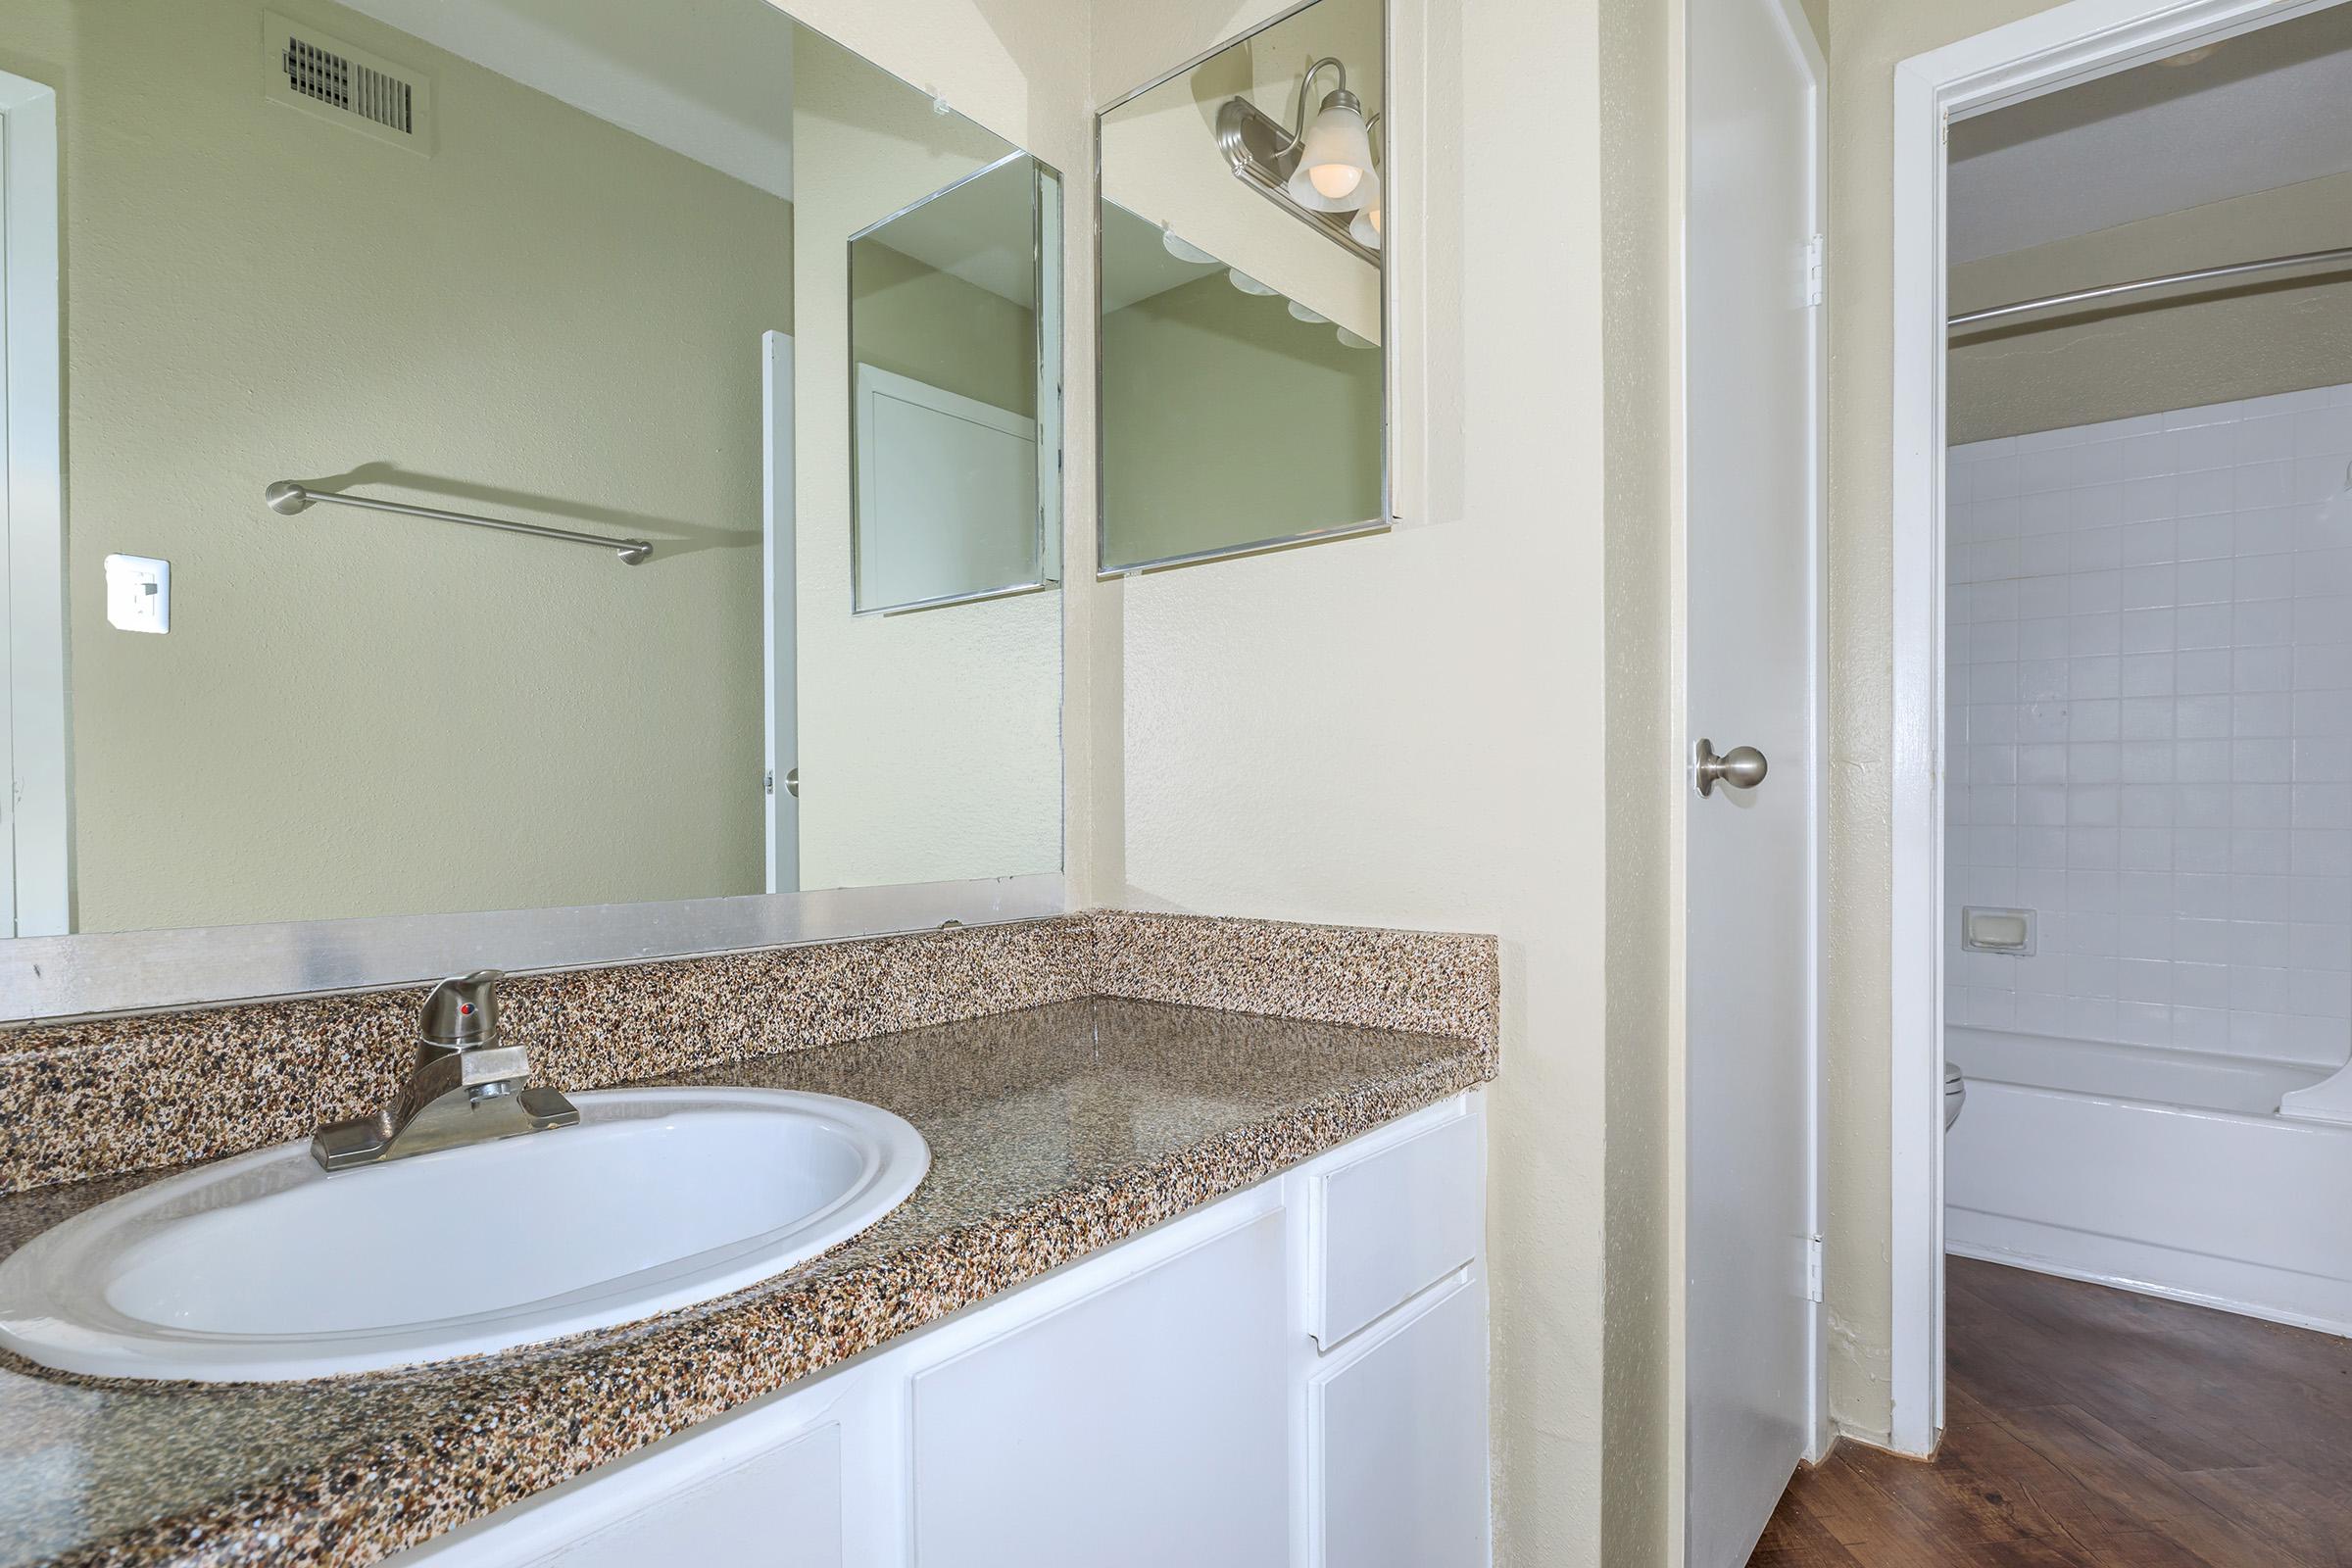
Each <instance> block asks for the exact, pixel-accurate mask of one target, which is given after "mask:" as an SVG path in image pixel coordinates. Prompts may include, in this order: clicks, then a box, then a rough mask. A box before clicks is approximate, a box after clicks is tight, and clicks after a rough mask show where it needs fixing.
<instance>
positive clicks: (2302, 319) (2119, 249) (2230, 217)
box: [1951, 174, 2352, 442]
mask: <svg viewBox="0 0 2352 1568" xmlns="http://www.w3.org/2000/svg"><path fill="white" fill-rule="evenodd" d="M2347 234H2352V174H2338V175H2335V176H2334V177H2332V178H2328V179H2312V180H2305V181H2303V182H2302V183H2301V184H2297V185H2285V186H2281V187H2279V188H2278V189H2277V190H2266V191H2259V192H2256V193H2255V194H2253V195H2250V196H2238V197H2233V198H2231V199H2230V200H2229V201H2221V202H2211V203H2208V204H2207V205H2205V206H2203V207H2192V208H2188V209H2186V210H2185V211H2182V212H2178V213H2167V214H2165V215H2163V216H2162V217H2160V218H2150V219H2146V220H2143V221H2140V222H2136V223H2124V224H2120V225H2118V226H2117V227H2114V228H2104V229H2100V230H2098V231H2097V232H2095V233H2090V234H2083V235H2080V236H2078V237H2076V238H2073V239H2064V240H2059V241H2056V242H2055V243H2052V244H2048V245H2036V246H2034V247H2032V248H2031V249H2028V250H2022V251H2012V252H2011V253H2009V254H2008V255H2006V256H1989V257H1986V258H1985V259H1984V260H1982V261H1976V262H1969V263H1966V264H1964V265H1962V266H1959V267H1955V268H1953V269H1952V284H1951V298H1952V309H1953V310H1955V311H1968V310H1980V309H1983V308H1985V307H1987V306H1993V305H2005V304H2007V303H2009V302H2010V301H2012V300H2030V299H2036V298H2039V297H2040V296H2042V295H2045V294H2056V293H2059V292H2062V291H2063V290H2066V289H2072V288H2083V287H2088V286H2090V285H2093V284H2098V283H2120V282H2124V281H2126V280H2128V279H2131V278H2135V277H2154V276H2156V275H2158V274H2160V273H2164V272H2175V271H2181V270H2187V269H2189V268H2194V267H2209V266H2213V265H2215V264H2217V263H2221V262H2230V261H2252V260H2255V259H2256V258H2259V257H2264V256H2286V255H2292V254H2294V253H2295V252H2298V251H2314V250H2323V249H2327V248H2328V247H2331V246H2336V245H2341V244H2342V243H2344V237H2345V236H2346V235H2347ZM2312 279H2318V281H2313V280H2312ZM2347 379H2352V275H2348V274H2347V273H2346V272H2344V271H2342V270H2338V271H2335V272H2333V273H2311V274H2307V275H2306V276H2305V277H2304V278H2295V277H2292V276H2289V277H2287V278H2284V279H2279V278H2272V279H2268V280H2263V281H2261V282H2259V283H2258V284H2257V285H2255V286H2253V287H2242V286H2241V287H2239V288H2236V289H2232V290H2229V291H2227V292H2226V293H2223V294H2217V295H2208V296H2197V295H2193V294H2192V295H2174V296H2172V297H2171V298H2170V299H2169V300H2167V301H2164V302H2160V303H2157V304H2152V305H2151V304H2146V303H2143V304H2140V305H2135V306H2130V307H2127V308H2123V309H2118V310H2112V311H2094V312H2088V313H2080V314H2073V315H2067V316H2064V317H2053V318H2051V319H2050V320H2049V321H2048V322H2047V323H2045V324H2043V325H2040V326H2039V327H2034V328H2027V329H2012V330H2007V331H2002V332H1996V333H1989V334H1983V335H1979V336H1974V337H1969V336H1963V337H1961V338H1958V339H1955V340H1954V342H1953V345H1952V358H1951V437H1952V439H1953V440H1954V441H1960V442H1969V441H1987V440H1992V439H1994V438H1996V437H1999V436H2006V435H2018V434H2021V433H2024V432H2027V431H2034V430H2051V429H2058V428H2061V427H2064V426H2070V425H2078V424H2091V423H2097V422H2101V421H2104V420H2110V419H2125V418H2131V417H2134V416H2138V415H2143V414H2154V413H2158V412H2161V411H2163V410H2167V409H2186V408H2195V407H2198V406H2200V405H2203V404H2210V403H2228V402H2233V401H2236V400H2238V399H2241V398H2258V397H2267V396H2270V395H2271V394H2273V393H2278V392H2300V391H2304V390H2307V389H2309V388H2312V387H2320V386H2333V385H2336V384H2338V383H2340V382H2342V381H2345V380H2347Z"/></svg>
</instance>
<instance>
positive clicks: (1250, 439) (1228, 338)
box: [1103, 272, 1381, 565]
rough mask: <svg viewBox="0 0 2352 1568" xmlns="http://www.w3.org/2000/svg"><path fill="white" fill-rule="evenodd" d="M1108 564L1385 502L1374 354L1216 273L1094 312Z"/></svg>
mask: <svg viewBox="0 0 2352 1568" xmlns="http://www.w3.org/2000/svg"><path fill="white" fill-rule="evenodd" d="M1380 484H1381V441H1380V355H1379V353H1378V352H1377V351H1376V350H1373V349H1351V348H1348V347H1346V346H1345V345H1343V344H1342V343H1341V342H1340V340H1339V334H1338V333H1337V332H1336V331H1334V330H1333V329H1332V328H1331V327H1330V326H1328V325H1308V324H1306V323H1304V322H1301V321H1299V320H1296V319H1293V318H1292V317H1291V315H1290V314H1289V312H1288V311H1287V309H1286V308H1285V306H1284V302H1283V301H1282V300H1281V299H1279V298H1275V297H1272V296H1260V295H1251V294H1244V293H1243V292H1242V291H1241V290H1239V289H1237V288H1235V287H1234V286H1233V285H1232V284H1231V283H1229V282H1227V281H1226V278H1225V274H1224V273H1222V272H1211V273H1209V274H1208V275H1207V276H1206V277H1203V278H1201V279H1200V280H1199V281H1197V282H1192V283H1187V284H1185V285H1183V286H1182V287H1180V288H1173V289H1170V290H1168V291H1167V292H1166V293H1164V294H1155V295H1152V297H1151V298H1149V299H1145V300H1140V301H1138V302H1137V303H1135V304H1133V305H1130V306H1128V307H1126V308H1125V309H1124V310H1119V311H1114V312H1112V313H1111V314H1110V315H1109V316H1108V317H1105V318H1104V319H1103V485H1104V492H1103V516H1104V517H1105V518H1106V519H1107V534H1108V540H1109V549H1108V551H1107V552H1106V555H1105V559H1106V561H1107V562H1108V563H1109V564H1112V565H1118V564H1123V563H1128V562H1137V561H1152V560H1155V559H1159V558H1162V557H1167V556H1177V555H1187V554H1191V553H1193V552H1196V551H1200V550H1206V549H1211V548H1215V547H1218V546H1221V545H1228V544H1242V543H1247V542H1250V541H1252V540H1259V539H1267V538H1274V537H1278V536H1284V535H1290V534H1296V533H1302V532H1307V531H1310V530H1314V529H1321V528H1337V527H1345V526H1347V525H1348V524H1349V523H1359V522H1370V521H1373V520H1374V519H1376V518H1378V517H1379V515H1380Z"/></svg>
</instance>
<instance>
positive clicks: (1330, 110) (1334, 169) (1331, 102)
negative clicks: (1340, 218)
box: [1283, 55, 1380, 213]
mask: <svg viewBox="0 0 2352 1568" xmlns="http://www.w3.org/2000/svg"><path fill="white" fill-rule="evenodd" d="M1327 68H1328V69H1329V70H1331V71H1334V72H1337V73H1339V77H1340V84H1339V86H1338V87H1337V88H1336V89H1334V90H1333V92H1332V93H1331V94H1330V96H1328V97H1326V98H1325V99H1324V100H1323V107H1322V108H1321V109H1320V110H1318V111H1317V112H1316V114H1315V118H1314V120H1313V121H1312V122H1311V123H1307V124H1306V125H1305V127H1304V129H1303V130H1298V131H1293V132H1292V139H1293V140H1294V141H1295V142H1296V143H1297V144H1298V149H1299V159H1298V162H1297V163H1296V164H1295V165H1294V166H1293V168H1292V170H1291V177H1290V178H1289V179H1287V180H1285V181H1284V182H1283V189H1284V190H1286V191H1287V192H1289V194H1290V198H1291V200H1293V201H1295V202H1297V203H1298V204H1299V206H1301V207H1303V208H1305V209H1306V210H1307V211H1309V212H1314V213H1352V212H1354V211H1356V210H1357V209H1358V208H1360V207H1362V206H1363V205H1364V203H1365V200H1366V198H1367V197H1371V198H1377V197H1378V196H1379V194H1380V175H1379V174H1377V173H1375V172H1373V169H1372V133H1371V131H1370V130H1368V129H1366V128H1365V125H1364V105H1363V101H1362V100H1361V99H1359V98H1357V97H1356V95H1355V94H1353V93H1351V92H1349V91H1348V68H1347V67H1346V66H1344V65H1342V64H1341V63H1340V62H1339V60H1338V59H1337V58H1336V57H1333V56H1329V55H1326V56H1325V57H1324V58H1322V59H1321V60H1318V61H1316V62H1315V63H1314V64H1313V65H1311V66H1309V67H1307V68H1306V74H1305V75H1304V76H1303V77H1301V78H1299V117H1298V118H1299V120H1301V121H1304V120H1305V119H1306V100H1307V97H1308V94H1309V91H1310V89H1311V88H1312V87H1313V86H1314V81H1315V75H1316V73H1319V72H1321V71H1323V70H1325V69H1327Z"/></svg>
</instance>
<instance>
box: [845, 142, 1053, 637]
mask: <svg viewBox="0 0 2352 1568" xmlns="http://www.w3.org/2000/svg"><path fill="white" fill-rule="evenodd" d="M1041 185H1042V181H1041V172H1040V170H1039V169H1038V165H1037V161H1036V160H1035V159H1033V158H1030V157H1028V156H1027V155H1025V154H1019V153H1015V154H1010V155H1007V156H1006V157H1005V158H1004V159H1002V160H1000V161H999V162H997V163H995V164H993V165H991V166H989V167H988V168H985V169H983V170H981V171H980V172H977V173H975V174H972V175H970V176H968V177H967V178H964V179H962V180H959V181H957V182H956V183H955V184H953V185H950V186H948V187H947V188H945V189H943V190H940V191H938V192H935V193H934V194H932V195H930V196H927V197H925V198H924V199H923V200H922V201H920V202H917V203H915V204H914V205H912V206H910V207H908V208H907V209H906V210H905V211H903V212H900V213H896V214H894V215H893V216H891V217H890V218H888V219H885V220H884V221H881V222H879V223H876V224H874V225H873V226H872V227H871V228H868V229H866V230H864V231H863V232H861V233H859V234H858V235H856V236H855V237H853V238H852V240H851V242H850V340H851V354H852V356H853V360H854V364H855V369H854V371H853V397H854V400H855V401H854V404H853V408H852V415H851V424H852V430H853V440H854V443H855V447H856V459H855V462H856V473H855V475H854V479H853V482H854V484H855V487H856V489H855V495H854V501H853V506H854V512H853V516H854V517H855V519H856V528H857V547H856V550H855V551H854V553H853V556H852V576H853V583H854V589H853V592H854V598H855V603H856V607H857V611H858V613H860V614H867V613H874V612H892V611H906V610H921V609H931V608H937V607H940V606H945V605H954V604H962V603H966V602H969V601H971V600H976V599H991V598H997V597H1001V596H1003V595H1005V594H1010V593H1022V592H1027V591H1030V590H1034V589H1037V588H1040V587H1043V586H1045V585H1047V584H1048V583H1050V582H1051V581H1052V580H1053V578H1054V573H1053V572H1052V571H1050V569H1049V565H1050V559H1049V558H1050V549H1049V545H1048V541H1047V532H1048V527H1047V523H1048V517H1049V515H1050V514H1051V512H1052V511H1053V509H1051V508H1049V506H1048V505H1047V492H1048V490H1049V488H1053V487H1057V486H1058V482H1059V476H1058V474H1056V473H1054V472H1053V471H1051V469H1050V468H1048V467H1046V466H1043V465H1041V464H1040V462H1039V452H1040V444H1039V430H1040V417H1039V416H1040V412H1041V405H1043V404H1045V403H1047V402H1050V401H1051V400H1052V399H1053V398H1054V396H1055V395H1057V389H1056V387H1055V381H1056V379H1057V378H1056V377H1055V376H1054V375H1053V374H1052V373H1051V368H1050V362H1049V360H1048V358H1047V342H1046V333H1045V331H1044V329H1043V322H1042V319H1041V313H1040V312H1039V310H1038V300H1039V298H1040V293H1041V283H1042V281H1043V270H1044V247H1043V246H1042V245H1041V244H1040V243H1039V236H1040V226H1041V225H1040V191H1041ZM1054 531H1055V532H1058V524H1057V523H1056V524H1055V527H1054Z"/></svg>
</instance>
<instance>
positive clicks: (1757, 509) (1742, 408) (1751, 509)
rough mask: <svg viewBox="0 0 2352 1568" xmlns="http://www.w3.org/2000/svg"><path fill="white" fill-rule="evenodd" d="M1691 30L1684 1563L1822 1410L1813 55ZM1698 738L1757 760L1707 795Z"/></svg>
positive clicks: (1720, 10)
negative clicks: (1811, 1284)
mask: <svg viewBox="0 0 2352 1568" xmlns="http://www.w3.org/2000/svg"><path fill="white" fill-rule="evenodd" d="M1688 35H1689V40H1690V41H1689V51H1690V53H1689V66H1688V69H1689V72H1690V80H1689V103H1690V115H1691V124H1690V189H1689V192H1688V195H1687V212H1686V221H1685V229H1684V235H1685V243H1686V246H1687V252H1686V259H1685V274H1684V275H1685V285H1684V286H1685V291H1686V293H1685V313H1686V315H1685V330H1686V339H1685V341H1686V344H1687V348H1686V351H1685V352H1686V360H1685V367H1684V368H1685V377H1686V380H1685V398H1686V406H1687V414H1686V417H1687V420H1688V426H1687V429H1686V432H1685V433H1686V441H1687V445H1686V449H1685V450H1686V458H1685V462H1686V464H1687V466H1688V473H1687V479H1688V486H1689V489H1688V503H1689V523H1688V526H1689V536H1688V563H1689V565H1688V573H1689V575H1688V596H1689V597H1688V604H1687V614H1688V625H1689V631H1688V638H1689V642H1688V656H1687V657H1688V664H1687V669H1686V675H1685V679H1686V693H1685V695H1686V700H1687V707H1686V710H1685V715H1684V721H1685V728H1684V731H1683V741H1684V745H1685V747H1686V753H1685V758H1686V761H1687V762H1691V763H1692V764H1693V765H1692V767H1691V784H1692V786H1693V790H1692V793H1691V795H1690V796H1689V797H1688V798H1687V800H1686V803H1685V804H1686V807H1687V809H1688V812H1689V817H1688V839H1687V852H1688V860H1687V871H1688V883H1687V887H1686V897H1687V899H1688V903H1689V911H1690V912H1689V927H1688V929H1689V938H1688V941H1689V948H1688V956H1689V971H1688V977H1687V984H1688V1012H1687V1016H1688V1020H1689V1040H1690V1057H1689V1086H1688V1096H1689V1099H1688V1106H1687V1110H1688V1126H1689V1136H1690V1143H1689V1156H1688V1167H1687V1177H1688V1183H1689V1204H1690V1209H1689V1230H1688V1233H1687V1237H1688V1247H1689V1251H1688V1269H1689V1295H1688V1314H1689V1315H1688V1319H1687V1329H1688V1349H1687V1361H1686V1373H1687V1379H1688V1381H1687V1410H1688V1416H1689V1423H1690V1424H1689V1431H1688V1449H1687V1456H1688V1464H1689V1469H1688V1481H1689V1494H1688V1498H1687V1504H1686V1505H1687V1509H1688V1525H1689V1560H1690V1562H1691V1564H1692V1565H1693V1568H1737V1565H1738V1564H1741V1563H1744V1562H1746V1561H1747V1558H1748V1553H1749V1551H1750V1550H1751V1548H1752V1547H1753V1546H1754V1544H1755V1542H1756V1538H1757V1536H1758V1534H1759V1533H1760V1532H1761V1531H1762V1530H1763V1528H1764V1524H1765V1521H1766V1520H1767V1519H1768V1518H1770V1516H1771V1514H1772V1509H1773V1506H1774V1504H1775V1503H1777V1502H1778V1501H1779V1499H1780V1495H1781V1493H1782V1491H1783V1489H1784V1488H1785V1487H1786V1486H1787V1485H1788V1482H1789V1473H1790V1472H1791V1471H1792V1470H1794V1469H1795V1467H1796V1465H1797V1463H1798V1461H1799V1460H1800V1459H1802V1458H1803V1457H1804V1454H1805V1450H1806V1446H1807V1436H1808V1433H1809V1431H1810V1430H1811V1425H1812V1421H1811V1406H1812V1387H1813V1376H1814V1352H1813V1347H1814V1308H1813V1305H1812V1303H1811V1301H1810V1299H1809V1292H1808V1288H1807V1287H1808V1267H1807V1265H1808V1250H1809V1249H1808V1243H1809V1241H1810V1238H1811V1236H1812V1234H1813V1212H1814V1207H1813V1205H1814V1169H1815V1156H1814V1138H1815V1113H1814V1106H1815V1088H1814V1085H1815V1076H1814V1046H1813V1037H1814V1006H1815V984H1814V979H1815V973H1816V961H1817V949H1818V935H1817V933H1818V929H1819V926H1818V918H1817V908H1818V905H1817V888H1816V867H1817V865H1818V863H1819V861H1818V855H1817V848H1818V839H1817V834H1816V826H1815V825H1816V823H1817V822H1818V820H1819V783H1820V780H1819V773H1820V768H1819V732H1818V729H1817V726H1818V723H1819V705H1818V703H1817V702H1816V699H1815V691H1816V681H1817V678H1818V662H1817V652H1818V647H1819V636H1818V628H1819V625H1820V615H1821V596H1820V582H1821V566H1820V554H1819V549H1818V522H1819V515H1820V508H1819V504H1818V503H1819V486H1820V461H1819V451H1820V430H1821V419H1820V407H1821V396H1820V393H1821V379H1820V376H1821V362H1820V353H1819V343H1820V331H1819V316H1820V312H1819V311H1818V310H1817V309H1816V308H1814V306H1813V304H1812V301H1813V297H1814V290H1813V279H1814V277H1815V275H1816V274H1815V270H1814V266H1813V263H1814V259H1815V255H1816V253H1815V251H1814V249H1813V246H1812V244H1811V241H1812V237H1813V236H1814V234H1815V233H1817V232H1818V231H1819V227H1820V221H1819V207H1818V202H1819V198H1820V192H1819V187H1818V174H1817V172H1818V168H1819V159H1820V140H1819V124H1820V121H1819V116H1820V107H1821V106H1820V86H1821V77H1822V73H1821V66H1820V61H1821V57H1820V52H1819V50H1818V49H1817V48H1816V46H1815V45H1814V43H1813V40H1812V36H1811V34H1810V32H1809V31H1808V30H1807V29H1806V25H1805V23H1804V21H1803V18H1802V16H1801V14H1799V13H1798V11H1797V9H1796V0H1690V25H1689V34H1688ZM1701 740H1706V741H1711V742H1713V743H1714V749H1715V751H1716V753H1717V754H1719V755H1728V754H1732V753H1733V752H1734V751H1735V749H1736V748H1740V747H1753V748H1756V749H1757V750H1758V751H1760V752H1762V753H1763V754H1764V758H1765V760H1766V765H1767V771H1766V773H1765V776H1764V778H1763V780H1762V782H1760V783H1757V784H1754V785H1753V787H1747V788H1742V787H1740V786H1739V785H1738V784H1737V783H1732V782H1727V783H1722V784H1718V785H1716V786H1715V787H1714V788H1713V791H1712V793H1711V794H1710V795H1707V796H1704V797H1702V796H1700V795H1699V794H1697V793H1696V789H1695V786H1696V784H1697V783H1698V782H1699V779H1698V772H1699V769H1698V768H1697V767H1696V766H1695V765H1694V764H1695V759H1696V748H1697V746H1698V743H1699V742H1700V741H1701ZM1737 776H1738V775H1737V774H1735V777H1737Z"/></svg>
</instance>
